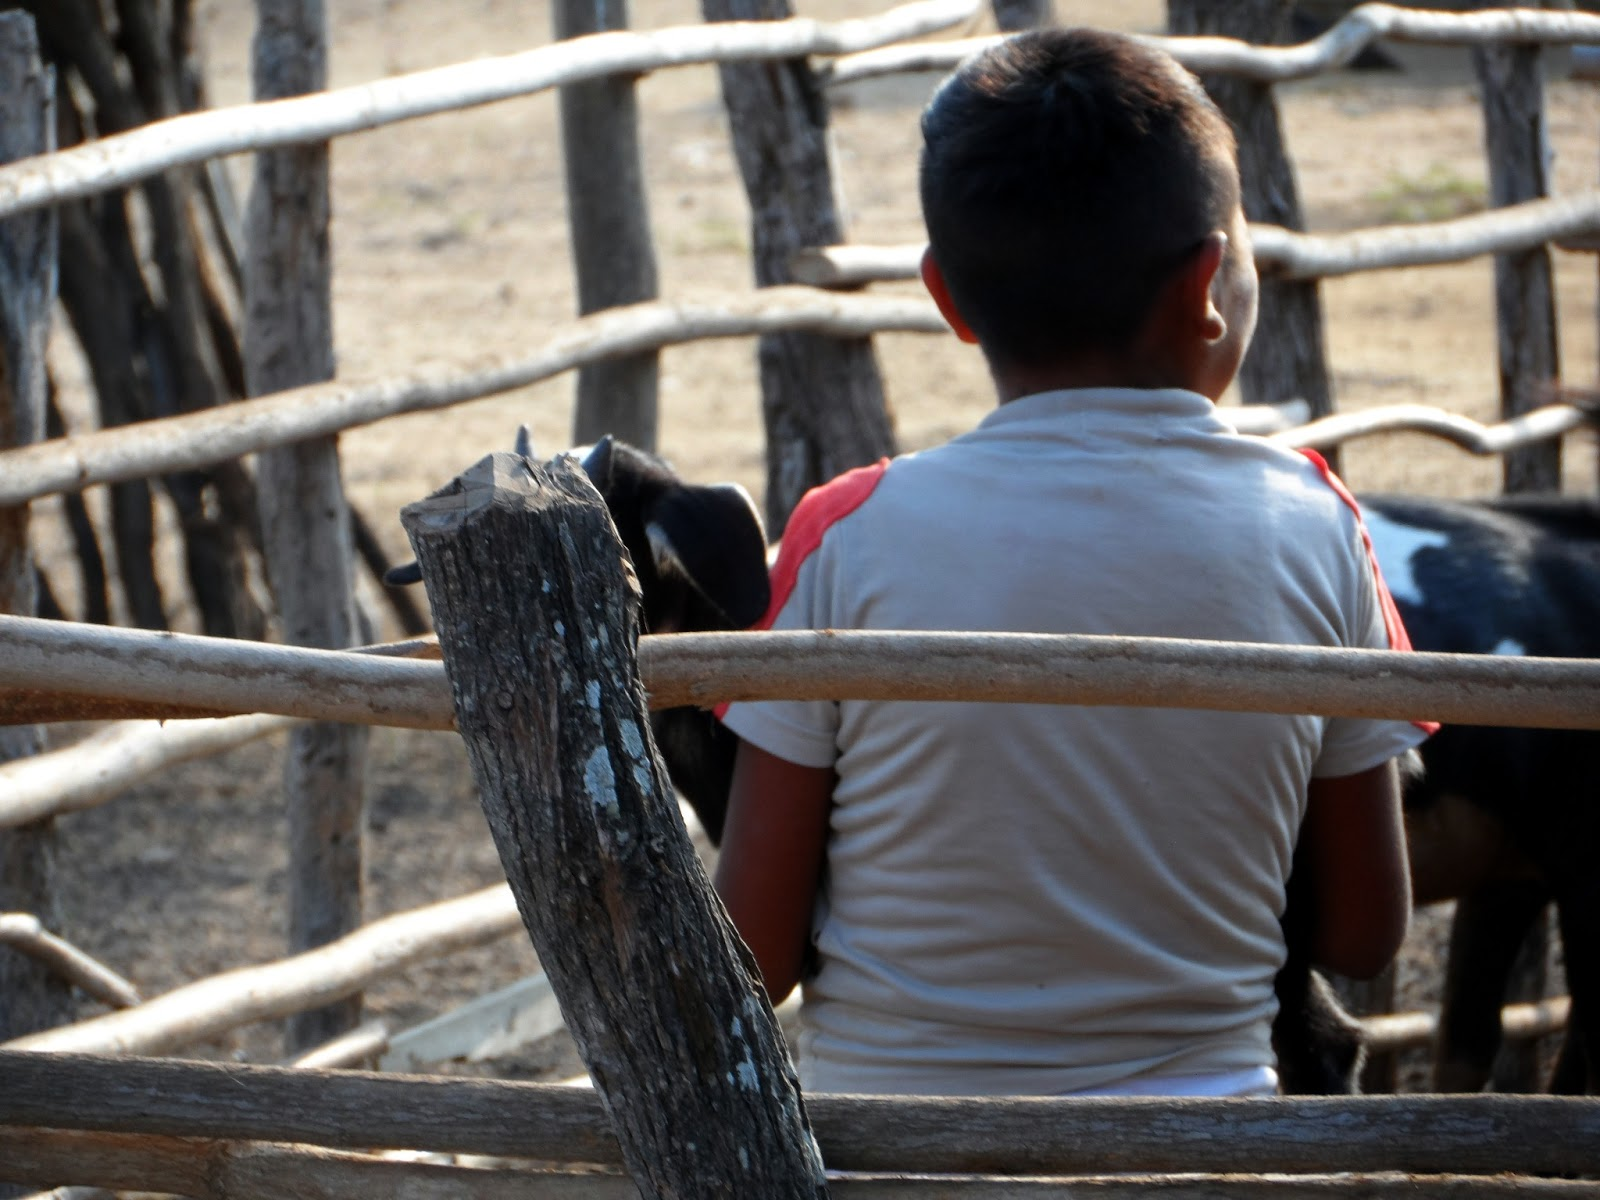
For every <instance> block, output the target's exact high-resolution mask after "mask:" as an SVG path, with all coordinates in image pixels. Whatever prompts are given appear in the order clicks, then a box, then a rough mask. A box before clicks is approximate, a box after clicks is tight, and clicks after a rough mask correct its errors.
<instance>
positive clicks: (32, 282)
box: [0, 11, 71, 1041]
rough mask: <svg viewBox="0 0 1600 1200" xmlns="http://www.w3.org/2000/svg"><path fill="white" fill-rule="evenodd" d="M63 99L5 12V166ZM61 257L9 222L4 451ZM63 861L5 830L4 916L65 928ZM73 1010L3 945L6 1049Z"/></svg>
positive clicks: (28, 227)
mask: <svg viewBox="0 0 1600 1200" xmlns="http://www.w3.org/2000/svg"><path fill="white" fill-rule="evenodd" d="M54 94H55V79H54V74H53V72H51V71H48V70H46V69H45V67H44V66H43V64H42V63H41V62H40V61H39V39H38V35H37V34H36V33H35V31H34V24H33V18H32V17H30V16H29V15H28V14H27V13H25V12H18V11H12V12H5V13H0V162H10V161H12V160H13V159H18V158H26V157H27V156H29V155H32V154H42V153H44V152H46V151H49V150H53V149H55V109H54V104H53V102H52V101H53V97H54ZM56 255H57V248H56V215H55V211H54V210H53V209H46V210H44V211H42V212H35V213H26V214H24V215H22V216H20V217H11V218H10V219H8V220H6V221H3V222H0V449H3V448H9V447H13V446H22V445H26V444H27V443H29V442H36V441H38V440H39V439H40V437H42V436H43V432H44V421H45V390H46V383H45V365H44V351H45V339H46V337H47V335H48V334H49V331H50V309H51V306H52V304H53V303H54V301H55V294H56ZM36 598H37V592H36V586H35V577H34V568H33V556H32V555H31V554H30V553H29V552H28V506H27V505H26V504H23V505H20V506H18V507H16V508H0V613H14V614H19V615H23V616H32V615H33V613H34V611H35V608H34V605H35V602H36ZM40 744H41V741H40V737H39V731H38V729H37V728H36V727H34V726H31V725H27V726H18V727H14V728H8V729H0V762H6V761H8V760H10V759H14V758H22V757H24V756H26V755H29V754H34V753H37V751H38V750H39V748H40ZM54 858H55V823H54V822H53V821H40V822H38V823H37V824H34V825H29V826H25V827H23V828H21V829H16V830H10V831H0V910H7V909H17V910H21V911H24V912H31V913H33V914H34V915H36V916H38V917H39V919H40V920H42V921H44V922H45V923H46V924H47V925H55V924H57V923H58V922H57V914H56V911H55V903H56V898H55V889H54V886H53V881H52V875H53V873H54V872H53V867H54ZM70 1005H71V993H70V991H69V989H68V987H67V985H66V984H64V983H62V982H61V980H60V979H59V978H58V977H57V976H55V975H54V974H52V973H51V972H49V971H47V970H45V969H44V968H43V967H42V966H40V964H39V963H38V962H37V961H36V960H34V959H31V958H28V957H26V956H25V955H23V954H21V953H19V952H18V951H16V950H14V949H11V948H9V947H5V946H0V1041H5V1040H7V1039H8V1038H14V1037H18V1036H20V1035H22V1034H24V1033H32V1032H34V1031H35V1030H38V1029H44V1028H48V1027H49V1026H51V1025H55V1024H59V1023H60V1022H61V1021H62V1020H65V1019H66V1018H67V1017H68V1015H69V1013H70V1011H71V1009H70Z"/></svg>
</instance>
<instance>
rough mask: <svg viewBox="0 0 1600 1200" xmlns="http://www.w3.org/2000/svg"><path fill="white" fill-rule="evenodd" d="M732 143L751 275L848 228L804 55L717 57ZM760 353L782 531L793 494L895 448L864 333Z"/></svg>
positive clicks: (785, 266)
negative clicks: (745, 210)
mask: <svg viewBox="0 0 1600 1200" xmlns="http://www.w3.org/2000/svg"><path fill="white" fill-rule="evenodd" d="M700 9H701V12H702V14H703V15H704V16H705V19H706V20H708V21H772V20H782V19H784V18H786V17H790V16H792V15H793V10H792V8H791V7H790V4H789V0H701V5H700ZM718 73H719V75H720V77H721V80H722V99H723V103H724V104H725V105H726V106H727V109H728V122H729V125H730V126H731V130H732V134H733V148H734V153H735V155H736V156H737V157H738V160H739V172H740V174H741V175H742V176H743V178H744V186H745V193H746V195H747V196H748V197H749V201H750V221H751V249H752V253H753V256H754V258H755V274H756V283H757V284H758V285H759V286H762V287H770V286H772V285H774V284H780V283H787V282H789V279H790V275H789V259H790V257H791V256H792V255H794V254H795V253H796V252H797V251H800V250H803V249H805V248H807V247H809V246H831V245H834V244H836V243H838V242H841V241H843V240H844V229H843V222H842V221H841V220H840V216H839V205H838V202H837V200H836V198H835V195H834V184H833V168H832V165H831V163H830V161H829V146H828V102H827V98H826V97H825V95H824V94H823V90H822V88H821V86H820V85H819V84H818V82H817V80H816V78H815V77H814V76H813V74H812V72H811V68H810V65H809V64H808V63H807V61H806V60H805V59H784V60H777V61H773V62H755V63H728V64H724V65H723V66H721V67H719V68H718ZM757 356H758V360H759V363H760V374H761V406H762V415H763V417H764V418H765V422H766V433H767V499H766V510H767V512H766V515H767V528H768V530H769V531H770V532H771V533H772V534H773V536H774V537H776V536H778V535H779V534H781V533H782V531H783V527H784V524H785V523H786V522H787V521H788V519H789V513H790V512H791V511H792V510H793V508H794V506H795V504H796V503H797V502H798V501H799V499H800V497H801V496H802V495H804V494H805V492H806V491H807V490H808V489H809V488H812V487H815V486H816V485H817V484H819V483H825V482H827V481H828V480H829V479H832V478H833V477H834V476H836V475H839V474H841V473H842V472H844V471H847V470H849V469H850V468H851V467H859V466H862V465H863V464H866V463H870V462H875V461H877V460H878V459H879V458H882V457H883V456H884V455H888V454H893V453H894V450H895V442H894V428H893V424H892V422H891V419H890V415H889V409H888V404H887V401H886V400H885V398H884V391H883V379H882V377H881V375H880V374H879V371H878V360H877V355H876V354H875V353H874V351H873V347H872V342H871V340H870V339H868V338H850V339H831V338H824V337H819V336H817V335H815V334H806V333H791V334H778V335H774V336H770V337H764V338H762V339H761V342H760V345H759V348H758V349H757Z"/></svg>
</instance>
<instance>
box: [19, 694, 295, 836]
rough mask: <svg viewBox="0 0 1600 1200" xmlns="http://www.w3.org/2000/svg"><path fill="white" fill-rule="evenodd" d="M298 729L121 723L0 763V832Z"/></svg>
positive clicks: (257, 721) (269, 720) (256, 721)
mask: <svg viewBox="0 0 1600 1200" xmlns="http://www.w3.org/2000/svg"><path fill="white" fill-rule="evenodd" d="M296 724H298V722H297V721H295V719H294V718H292V717H267V716H246V717H222V718H219V719H215V720H199V721H121V722H118V723H117V724H115V725H112V726H108V727H107V728H104V729H101V730H98V731H97V732H95V733H93V734H91V735H90V736H89V737H86V738H84V739H83V740H82V741H80V742H75V743H73V744H72V745H70V746H63V747H61V748H60V749H59V750H49V751H46V752H45V753H43V754H35V755H33V756H31V757H29V758H18V759H13V760H12V761H11V762H7V763H0V829H14V828H16V827H17V826H19V825H27V824H30V823H32V822H34V821H42V820H44V819H45V818H46V817H55V816H60V815H61V814H62V813H69V812H77V811H78V810H80V809H85V808H93V807H94V806H95V805H97V804H103V803H105V801H107V800H109V799H111V798H112V797H113V796H117V795H119V794H121V793H122V792H125V791H127V790H128V789H129V788H131V787H133V786H135V785H136V784H137V783H139V781H140V780H142V779H145V778H148V777H149V776H151V775H154V774H156V773H157V772H159V771H163V770H165V769H166V768H168V767H174V766H177V765H179V764H180V763H186V762H193V761H195V760H196V759H201V758H209V757H211V756H212V755H214V754H222V753H224V752H226V751H229V750H233V749H236V748H237V747H239V746H243V745H245V744H246V743H248V742H253V741H257V740H259V739H261V738H265V737H270V736H271V735H272V734H274V733H278V732H280V731H281V730H284V729H289V728H291V727H293V726H294V725H296Z"/></svg>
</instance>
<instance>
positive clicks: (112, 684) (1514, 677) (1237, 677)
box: [0, 616, 1600, 729]
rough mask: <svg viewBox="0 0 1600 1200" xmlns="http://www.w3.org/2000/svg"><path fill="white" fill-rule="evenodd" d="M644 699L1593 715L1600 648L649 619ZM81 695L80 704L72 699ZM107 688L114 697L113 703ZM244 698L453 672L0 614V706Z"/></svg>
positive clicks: (364, 716) (390, 701)
mask: <svg viewBox="0 0 1600 1200" xmlns="http://www.w3.org/2000/svg"><path fill="white" fill-rule="evenodd" d="M639 665H640V667H641V668H642V670H643V673H644V678H645V683H646V685H647V686H648V687H649V689H650V696H649V703H650V705H651V707H652V708H676V707H681V706H683V705H696V706H699V707H702V708H710V707H713V706H715V705H716V704H719V703H721V702H722V701H725V700H726V701H741V700H833V699H846V700H965V701H973V702H978V701H992V702H998V703H1005V704H1111V705H1137V706H1142V707H1147V708H1201V709H1211V710H1215V711H1219V712H1277V713H1322V714H1324V715H1327V716H1336V717H1363V718H1377V719H1383V720H1401V721H1404V720H1410V719H1412V718H1415V717H1416V716H1417V715H1418V714H1419V713H1422V714H1426V715H1429V716H1431V717H1434V718H1437V719H1439V720H1443V721H1450V722H1454V723H1455V724H1458V725H1516V726H1527V727H1529V728H1534V729H1600V662H1597V661H1594V660H1591V659H1570V658H1514V657H1510V656H1505V655H1494V654H1440V653H1433V652H1429V651H1416V652H1413V653H1408V654H1398V653H1396V652H1394V651H1392V650H1346V649H1340V648H1336V647H1330V646H1273V645H1263V644H1260V643H1251V642H1203V641H1192V640H1187V639H1183V638H1136V637H1109V636H1105V635H1100V634H1027V633H976V634H973V633H906V632H893V631H874V630H844V631H839V632H835V631H833V630H824V631H816V630H795V631H789V632H782V633H675V634H665V635H655V636H652V637H647V638H643V639H641V641H640V644H639ZM85 700H87V701H89V703H82V704H81V706H80V707H73V705H72V702H74V701H77V702H82V701H85ZM106 702H109V703H106ZM249 711H258V712H273V713H278V714H280V715H283V716H290V717H300V718H303V719H306V720H320V721H350V722H359V723H361V724H366V725H387V726H393V727H395V728H403V729H450V728H452V712H451V708H450V698H449V696H448V695H447V694H446V687H445V679H444V672H443V670H442V669H441V668H440V666H439V664H438V663H436V662H434V663H430V662H418V661H407V660H406V659H404V658H397V657H390V656H385V655H379V654H375V653H366V652H361V651H356V652H339V651H328V650H305V649H300V648H298V647H290V646H275V645H268V644H264V643H259V642H238V641H231V640H227V639H221V638H201V637H190V636H186V635H183V634H153V633H147V632H144V631H142V630H132V629H103V628H98V627H91V626H85V625H73V624H68V623H64V622H60V621H41V620H38V619H30V618H27V617H6V616H0V724H4V723H6V722H8V721H9V722H10V723H12V724H22V723H24V721H39V720H44V719H46V718H45V717H44V716H42V715H40V714H41V713H48V714H49V717H48V719H50V720H56V721H64V720H85V719H88V718H90V717H93V718H94V719H102V718H104V717H106V716H115V717H119V718H126V717H146V718H148V717H159V718H163V719H166V718H171V717H196V716H201V717H214V716H224V715H228V714H231V713H242V712H249Z"/></svg>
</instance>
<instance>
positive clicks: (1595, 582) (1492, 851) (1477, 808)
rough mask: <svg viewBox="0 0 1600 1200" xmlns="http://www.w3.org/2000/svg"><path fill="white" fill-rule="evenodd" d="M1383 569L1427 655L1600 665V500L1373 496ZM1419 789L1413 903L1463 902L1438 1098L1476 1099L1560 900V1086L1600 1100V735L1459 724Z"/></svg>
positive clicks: (1413, 811)
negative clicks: (1534, 933) (1514, 989)
mask: <svg viewBox="0 0 1600 1200" xmlns="http://www.w3.org/2000/svg"><path fill="white" fill-rule="evenodd" d="M1361 504H1362V511H1363V512H1364V513H1365V514H1366V519H1367V527H1368V530H1369V531H1370V533H1371V534H1372V538H1373V543H1374V546H1375V548H1376V550H1377V555H1378V562H1379V564H1380V566H1381V567H1382V568H1383V571H1384V576H1385V579H1386V580H1387V582H1388V584H1389V588H1390V591H1391V592H1392V593H1393V594H1394V598H1395V603H1396V605H1397V606H1398V607H1399V609H1400V612H1401V615H1402V616H1403V617H1404V619H1405V622H1406V628H1407V629H1408V631H1409V632H1410V634H1411V641H1412V644H1413V645H1414V646H1416V648H1417V649H1419V650H1438V651H1446V652H1451V653H1458V654H1512V655H1537V656H1548V657H1555V658H1596V657H1600V620H1597V616H1600V504H1597V503H1596V502H1595V501H1593V500H1587V499H1572V498H1563V497H1506V498H1503V499H1498V500H1488V501H1471V502H1460V501H1448V500H1431V499H1422V498H1419V497H1401V496H1367V497H1363V498H1362V501H1361ZM1421 752H1422V761H1423V765H1424V772H1423V775H1422V776H1421V778H1419V779H1416V780H1413V781H1412V782H1411V783H1410V784H1409V785H1408V787H1407V789H1406V794H1405V801H1406V829H1407V837H1408V840H1409V843H1410V854H1411V872H1412V886H1413V893H1414V895H1415V898H1416V901H1417V903H1419V904H1427V903H1431V902H1433V901H1436V900H1445V899H1451V898H1456V899H1457V911H1456V919H1455V926H1454V929H1453V931H1452V935H1451V947H1450V958H1449V967H1448V972H1447V976H1446V980H1445V997H1444V1005H1443V1013H1442V1016H1441V1024H1440V1038H1439V1044H1438V1048H1437V1051H1436V1057H1435V1086H1437V1087H1438V1088H1439V1089H1440V1090H1443V1091H1477V1090H1479V1089H1480V1088H1482V1087H1483V1085H1484V1084H1485V1083H1486V1082H1487V1080H1488V1078H1489V1073H1490V1069H1491V1067H1492V1064H1493V1061H1494V1056H1495V1053H1496V1051H1497V1050H1498V1048H1499V1045H1500V1007H1501V1005H1502V1003H1503V1001H1504V996H1505V990H1506V983H1507V979H1508V976H1509V974H1510V970H1511V967H1512V963H1513V960H1514V959H1515V957H1516V954H1517V951H1518V948H1519V947H1520V945H1521V943H1522V941H1523V939H1524V937H1525V936H1526V934H1527V932H1528V929H1529V928H1530V927H1531V925H1532V924H1533V922H1534V920H1535V919H1536V918H1537V917H1538V916H1540V915H1541V914H1542V913H1543V911H1544V908H1545V906H1546V904H1547V903H1549V902H1551V901H1554V903H1555V905H1556V909H1557V913H1558V917H1559V921H1560V927H1561V940H1562V945H1563V949H1564V950H1565V955H1566V971H1567V983H1568V987H1569V990H1570V992H1571V994H1572V1013H1571V1017H1570V1029H1571V1032H1570V1033H1569V1035H1568V1039H1567V1044H1566V1048H1565V1050H1564V1052H1563V1055H1562V1061H1561V1064H1560V1065H1559V1066H1558V1068H1557V1072H1556V1077H1555V1079H1554V1080H1553V1086H1554V1087H1555V1088H1556V1089H1557V1090H1562V1091H1572V1092H1584V1091H1587V1092H1595V1091H1597V1090H1600V1058H1597V1055H1596V1050H1600V871H1597V870H1596V867H1595V862H1594V856H1595V853H1596V851H1597V850H1600V803H1597V800H1596V796H1595V779H1596V773H1597V770H1600V731H1590V730H1549V729H1513V728H1482V727H1477V726H1455V727H1451V726H1446V727H1445V728H1444V729H1442V730H1441V731H1440V732H1439V733H1438V734H1436V735H1435V736H1434V737H1432V738H1430V739H1429V740H1428V741H1427V742H1426V743H1424V744H1423V746H1422V748H1421Z"/></svg>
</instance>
